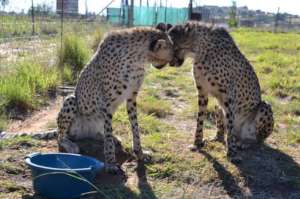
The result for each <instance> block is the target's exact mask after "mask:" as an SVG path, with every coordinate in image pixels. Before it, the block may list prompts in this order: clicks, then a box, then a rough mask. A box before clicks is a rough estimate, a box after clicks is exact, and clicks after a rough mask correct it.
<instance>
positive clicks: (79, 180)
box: [25, 153, 104, 199]
mask: <svg viewBox="0 0 300 199" xmlns="http://www.w3.org/2000/svg"><path fill="white" fill-rule="evenodd" d="M25 161H26V164H27V165H28V166H29V167H30V169H31V172H32V181H33V188H34V191H35V192H36V193H37V194H40V195H41V196H44V197H46V198H48V199H74V198H79V197H80V195H81V194H83V193H87V192H91V191H95V189H94V188H93V186H92V184H91V183H94V180H95V177H96V173H97V172H98V171H100V170H101V169H102V168H103V167H104V164H103V162H100V161H98V160H96V159H94V158H91V157H87V156H82V155H79V154H70V153H46V154H42V153H34V154H31V155H29V156H27V158H26V160H25Z"/></svg>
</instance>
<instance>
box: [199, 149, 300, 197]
mask: <svg viewBox="0 0 300 199" xmlns="http://www.w3.org/2000/svg"><path fill="white" fill-rule="evenodd" d="M200 153H202V154H203V155H204V156H205V157H206V158H207V159H208V160H209V161H210V162H211V163H212V164H213V167H214V169H215V170H216V171H217V173H218V176H219V179H220V180H221V184H222V187H223V188H224V190H225V191H226V193H227V194H228V195H229V196H230V197H232V198H236V199H244V198H245V199H246V198H247V199H250V198H251V199H268V198H272V199H296V198H300V165H299V164H298V163H297V162H295V161H294V160H293V158H292V157H290V156H288V155H287V154H285V153H283V152H282V151H280V150H278V149H274V148H272V147H270V146H268V145H266V144H263V145H256V146H254V147H252V148H250V149H248V150H245V151H244V152H242V157H243V161H242V163H240V164H235V166H236V167H237V168H238V169H239V172H240V175H241V177H242V178H243V180H242V181H243V182H242V185H241V182H238V181H237V180H236V177H234V176H233V175H232V174H231V173H230V172H229V171H227V170H226V168H225V167H224V166H223V165H222V164H221V163H220V162H218V161H217V160H216V159H215V158H214V157H212V156H211V155H210V154H209V153H208V152H206V151H204V150H202V151H200Z"/></svg>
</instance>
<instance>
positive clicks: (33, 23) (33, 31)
mask: <svg viewBox="0 0 300 199" xmlns="http://www.w3.org/2000/svg"><path fill="white" fill-rule="evenodd" d="M31 22H32V35H35V20H34V6H33V0H31Z"/></svg>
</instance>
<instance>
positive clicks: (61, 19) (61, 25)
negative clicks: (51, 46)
mask: <svg viewBox="0 0 300 199" xmlns="http://www.w3.org/2000/svg"><path fill="white" fill-rule="evenodd" d="M63 33H64V0H61V13H60V56H62V53H63ZM61 59H62V57H61ZM60 64H61V66H60V68H61V81H62V82H61V83H62V86H63V88H64V75H63V74H64V63H62V62H61V61H60ZM64 100H65V95H63V101H64Z"/></svg>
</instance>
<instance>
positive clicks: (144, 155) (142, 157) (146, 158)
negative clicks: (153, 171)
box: [135, 150, 152, 163]
mask: <svg viewBox="0 0 300 199" xmlns="http://www.w3.org/2000/svg"><path fill="white" fill-rule="evenodd" d="M135 154H136V157H137V159H138V161H142V162H144V163H148V162H151V160H152V152H151V151H144V150H143V151H141V152H139V153H135Z"/></svg>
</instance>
